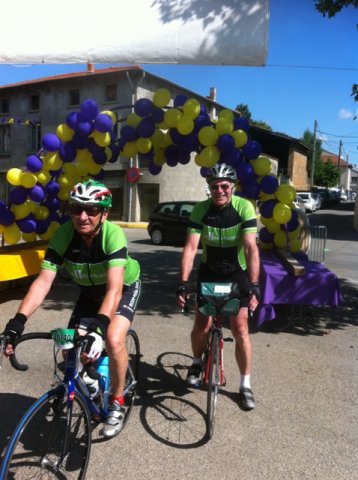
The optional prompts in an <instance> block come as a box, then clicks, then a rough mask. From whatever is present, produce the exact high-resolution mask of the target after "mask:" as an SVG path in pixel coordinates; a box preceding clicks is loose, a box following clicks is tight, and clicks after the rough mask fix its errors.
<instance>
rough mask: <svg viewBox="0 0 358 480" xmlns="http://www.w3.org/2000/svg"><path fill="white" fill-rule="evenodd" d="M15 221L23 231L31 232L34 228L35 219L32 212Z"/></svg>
mask: <svg viewBox="0 0 358 480" xmlns="http://www.w3.org/2000/svg"><path fill="white" fill-rule="evenodd" d="M16 223H17V226H18V227H19V229H20V230H21V231H22V232H23V233H32V232H34V231H35V230H36V220H35V218H34V216H33V214H32V213H31V214H30V215H28V216H27V217H25V218H22V219H21V220H18V221H17V222H16Z"/></svg>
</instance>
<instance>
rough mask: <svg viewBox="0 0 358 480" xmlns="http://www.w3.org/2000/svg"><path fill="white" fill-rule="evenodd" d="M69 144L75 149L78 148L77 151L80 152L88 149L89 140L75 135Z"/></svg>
mask: <svg viewBox="0 0 358 480" xmlns="http://www.w3.org/2000/svg"><path fill="white" fill-rule="evenodd" d="M71 142H72V145H73V146H74V147H75V148H78V149H79V150H81V149H83V148H86V147H88V142H89V138H88V137H82V136H81V135H78V134H76V133H75V134H74V135H73V137H72V140H71Z"/></svg>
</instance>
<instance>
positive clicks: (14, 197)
mask: <svg viewBox="0 0 358 480" xmlns="http://www.w3.org/2000/svg"><path fill="white" fill-rule="evenodd" d="M26 199H27V190H26V188H24V187H22V186H20V185H19V186H17V187H15V188H13V189H12V190H11V192H10V198H9V200H10V203H13V204H14V205H22V204H23V203H24V202H25V201H26Z"/></svg>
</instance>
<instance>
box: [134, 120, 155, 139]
mask: <svg viewBox="0 0 358 480" xmlns="http://www.w3.org/2000/svg"><path fill="white" fill-rule="evenodd" d="M154 132H155V123H154V122H153V120H152V119H151V118H149V117H148V118H143V120H142V121H141V122H140V123H139V124H138V125H137V134H138V136H139V137H143V138H149V137H151V136H152V135H153V134H154Z"/></svg>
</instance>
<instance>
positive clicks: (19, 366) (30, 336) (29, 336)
mask: <svg viewBox="0 0 358 480" xmlns="http://www.w3.org/2000/svg"><path fill="white" fill-rule="evenodd" d="M35 339H44V340H50V339H51V333H50V332H31V333H25V334H24V335H21V337H20V338H19V339H18V341H17V342H16V346H15V350H14V353H13V354H12V355H11V356H10V357H9V360H10V363H11V366H12V367H13V368H15V370H19V371H21V372H26V370H28V368H29V366H28V365H26V364H25V363H20V362H19V361H18V359H17V358H16V353H15V352H16V347H17V346H18V345H19V344H20V343H22V342H26V340H35Z"/></svg>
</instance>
